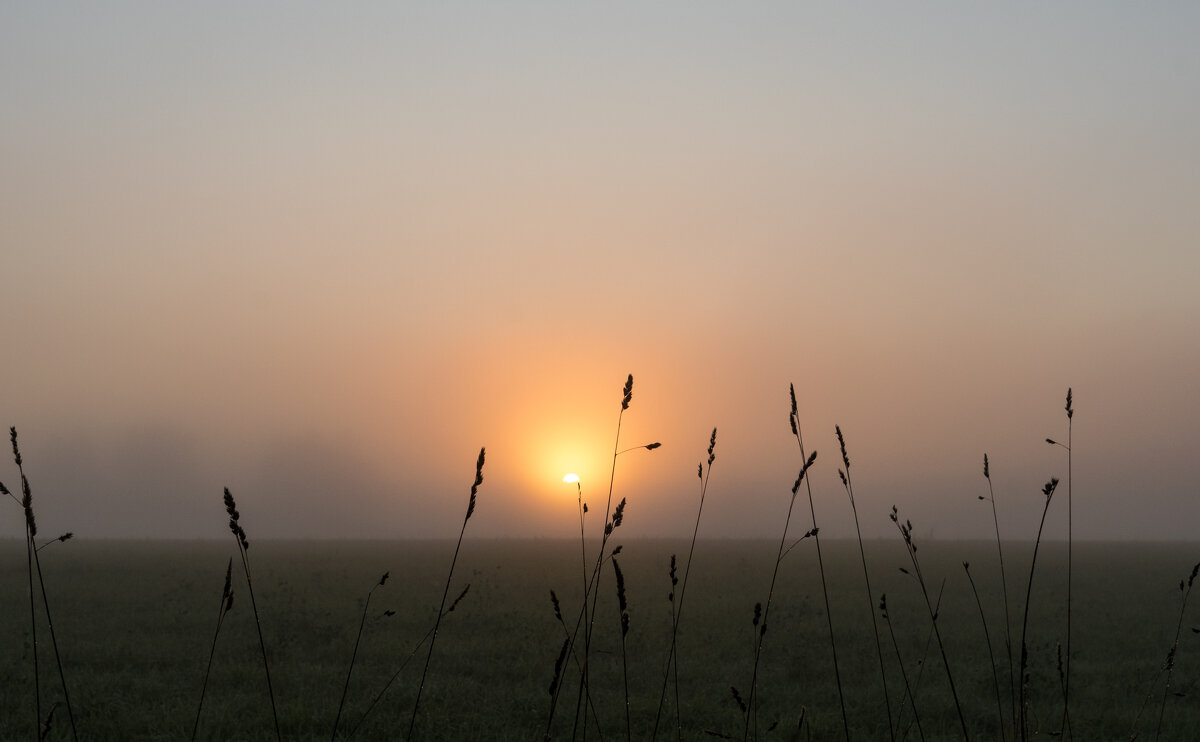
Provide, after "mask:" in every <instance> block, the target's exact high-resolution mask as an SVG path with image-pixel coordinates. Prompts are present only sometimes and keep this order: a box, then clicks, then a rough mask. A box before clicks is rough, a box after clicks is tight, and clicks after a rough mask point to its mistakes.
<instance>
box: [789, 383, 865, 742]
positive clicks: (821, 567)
mask: <svg viewBox="0 0 1200 742" xmlns="http://www.w3.org/2000/svg"><path fill="white" fill-rule="evenodd" d="M788 394H789V395H790V396H791V402H792V409H791V414H790V415H789V417H788V421H789V422H790V424H791V427H792V436H793V437H795V439H796V445H798V446H799V447H800V459H801V461H803V460H805V452H804V432H803V429H802V428H801V426H800V414H799V412H798V408H797V405H796V385H795V384H789V385H788ZM804 487H805V489H806V490H807V492H808V512H809V515H811V516H812V534H813V541H814V542H815V543H816V545H817V570H818V571H819V572H820V573H821V595H822V597H824V599H825V621H826V623H827V624H828V625H829V650H830V652H832V654H833V678H834V680H835V682H836V683H837V692H838V703H839V704H840V705H841V709H842V729H843V731H844V732H845V734H846V739H847V740H849V739H850V719H849V717H848V716H847V715H846V697H845V694H844V693H843V692H842V672H841V669H840V668H839V666H838V656H837V642H836V641H834V638H833V612H832V611H831V610H830V608H829V585H828V583H827V581H826V580H825V560H824V558H823V557H822V556H821V537H820V536H819V535H818V531H819V530H820V529H819V528H817V510H816V507H815V506H814V505H813V494H812V480H811V479H807V478H806V479H805V480H804Z"/></svg>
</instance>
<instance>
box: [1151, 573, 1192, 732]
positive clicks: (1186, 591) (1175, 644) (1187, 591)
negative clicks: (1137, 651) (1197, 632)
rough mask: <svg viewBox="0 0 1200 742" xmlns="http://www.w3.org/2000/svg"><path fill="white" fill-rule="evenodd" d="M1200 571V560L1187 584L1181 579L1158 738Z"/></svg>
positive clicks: (1155, 729)
mask: <svg viewBox="0 0 1200 742" xmlns="http://www.w3.org/2000/svg"><path fill="white" fill-rule="evenodd" d="M1198 572H1200V562H1197V563H1196V566H1194V567H1192V573H1191V575H1189V576H1188V579H1187V586H1186V588H1185V587H1184V583H1183V580H1180V581H1179V592H1180V593H1182V594H1183V600H1181V601H1180V604H1179V623H1177V624H1176V625H1175V640H1174V641H1172V642H1171V649H1170V650H1169V651H1168V652H1167V661H1166V671H1167V682H1166V683H1165V684H1163V692H1162V703H1161V704H1159V707H1158V723H1157V724H1156V725H1155V727H1154V739H1158V738H1159V736H1160V735H1161V734H1162V723H1163V715H1164V714H1165V713H1166V711H1167V697H1168V696H1169V695H1170V694H1171V674H1172V673H1173V672H1174V671H1175V652H1176V650H1178V649H1179V635H1180V634H1181V633H1182V632H1183V617H1184V614H1185V613H1186V612H1187V603H1188V596H1189V595H1191V593H1192V583H1194V582H1195V581H1196V574H1197V573H1198Z"/></svg>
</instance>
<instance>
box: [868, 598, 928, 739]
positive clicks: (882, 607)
mask: <svg viewBox="0 0 1200 742" xmlns="http://www.w3.org/2000/svg"><path fill="white" fill-rule="evenodd" d="M879 615H880V616H881V617H882V618H883V622H884V623H885V624H887V629H888V636H890V637H891V639H892V649H893V650H894V651H895V653H896V664H897V665H899V666H900V677H901V678H903V680H904V694H905V698H907V699H908V701H909V703H911V704H912V709H913V719H915V720H916V722H917V734H919V735H920V737H921V739H922V740H924V739H925V730H924V729H922V728H921V717H920V715H918V714H917V698H916V696H914V695H913V689H912V686H911V685H909V682H908V672H907V671H905V669H904V658H903V657H901V656H900V643H899V642H897V641H896V630H895V628H894V627H893V626H892V620H891V617H890V616H889V615H888V609H887V593H884V594H882V595H880V596H879ZM903 715H904V700H903V699H901V701H900V713H899V714H897V715H896V728H897V729H899V728H900V717H901V716H903Z"/></svg>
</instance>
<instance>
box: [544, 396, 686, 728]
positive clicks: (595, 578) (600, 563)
mask: <svg viewBox="0 0 1200 742" xmlns="http://www.w3.org/2000/svg"><path fill="white" fill-rule="evenodd" d="M621 392H622V397H621V411H620V412H619V413H618V414H617V433H616V437H615V438H614V439H613V455H612V470H611V471H610V473H609V478H608V497H607V500H606V501H605V505H604V513H605V522H604V531H603V533H602V535H601V537H600V549H599V551H598V552H597V554H596V563H595V566H594V567H593V569H592V574H591V576H590V577H589V578H588V580H587V584H586V585H585V587H584V596H583V603H584V605H583V607H582V608H581V610H580V613H579V616H580V619H579V621H577V622H576V630H575V636H573V638H572V640H571V643H572V644H574V643H575V642H576V641H577V640H578V636H577V635H578V632H579V627H580V623H581V622H582V625H583V667H582V669H581V671H580V676H581V677H580V683H579V693H578V696H577V698H576V701H575V720H574V731H573V732H572V738H574V737H575V734H576V732H577V731H578V729H579V726H580V725H579V723H580V721H581V720H582V722H583V726H582V728H583V738H584V739H586V738H587V714H588V706H590V704H591V696H590V668H589V660H590V659H591V647H592V632H593V629H594V628H595V622H596V605H597V601H598V600H599V590H598V589H597V588H598V586H599V584H600V574H601V572H602V571H603V568H604V562H605V559H606V557H605V550H606V549H607V546H608V540H609V538H610V537H611V536H612V534H613V531H615V530H616V529H617V528H619V527H620V525H621V521H622V519H623V517H624V512H625V499H624V498H622V499H621V502H619V503H618V504H617V506H616V508H613V509H612V510H611V511H610V508H611V507H612V498H613V485H614V483H615V481H616V474H617V459H618V457H620V456H621V454H624V453H629V452H630V451H636V450H638V449H645V450H647V451H653V450H655V449H657V448H659V447H661V446H662V444H661V443H658V442H654V443H649V444H645V445H640V446H632V447H630V448H625V449H621V423H622V421H623V420H624V416H625V410H627V409H629V403H630V401H631V400H632V399H633V374H629V375H628V377H627V379H626V380H625V386H624V388H623V389H622V390H621ZM610 513H611V514H610ZM589 597H590V600H591V604H590V607H589V605H588V600H589ZM585 614H586V620H584V616H585ZM559 689H561V685H559ZM585 699H586V701H587V702H586V703H585ZM556 708H557V697H556V698H555V699H554V700H552V702H551V708H550V718H549V719H548V720H547V725H546V734H547V735H549V734H550V728H551V726H552V725H553V723H554V711H555V709H556ZM596 723H597V726H598V725H599V719H596ZM601 737H603V733H602V732H601Z"/></svg>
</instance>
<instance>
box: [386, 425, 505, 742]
mask: <svg viewBox="0 0 1200 742" xmlns="http://www.w3.org/2000/svg"><path fill="white" fill-rule="evenodd" d="M485 452H486V449H484V448H480V449H479V458H478V459H476V460H475V481H474V483H472V484H471V496H470V498H469V499H468V500H467V514H466V515H465V516H463V522H462V528H460V529H459V531H458V543H456V544H455V545H454V556H453V557H452V558H451V559H450V572H449V573H448V574H447V575H446V585H445V587H444V588H442V602H441V604H439V605H438V612H437V619H436V620H435V621H434V623H433V635H432V636H430V637H429V651H428V652H427V653H426V654H425V667H424V669H422V670H421V682H420V683H418V684H417V697H416V700H414V701H413V710H412V718H410V719H409V721H408V734H406V735H405V737H406V738H407V739H412V736H413V728H414V727H415V726H416V724H417V711H418V710H419V709H420V708H421V692H422V691H423V690H425V678H426V677H427V676H428V675H429V663H430V660H432V659H433V647H434V644H435V643H436V642H437V637H438V629H439V628H440V627H441V625H442V616H443V615H444V611H445V609H446V599H447V598H448V597H449V596H450V583H451V581H453V579H454V566H455V565H456V564H457V563H458V552H459V550H460V549H461V548H462V542H463V534H465V533H466V532H467V521H469V520H471V516H472V515H473V514H474V513H475V495H476V493H477V492H479V485H481V484H483V459H484V454H485Z"/></svg>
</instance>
